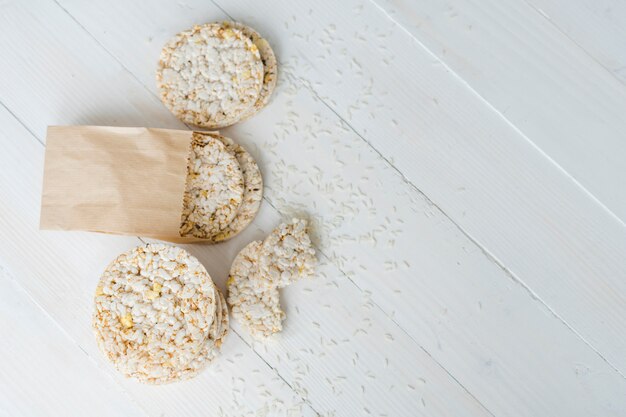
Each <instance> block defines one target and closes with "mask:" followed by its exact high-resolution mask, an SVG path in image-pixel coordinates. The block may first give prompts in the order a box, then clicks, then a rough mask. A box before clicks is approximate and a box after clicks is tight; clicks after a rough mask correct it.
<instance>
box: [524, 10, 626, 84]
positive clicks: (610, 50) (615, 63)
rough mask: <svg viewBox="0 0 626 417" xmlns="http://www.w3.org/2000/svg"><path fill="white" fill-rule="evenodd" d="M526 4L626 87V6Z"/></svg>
mask: <svg viewBox="0 0 626 417" xmlns="http://www.w3.org/2000/svg"><path fill="white" fill-rule="evenodd" d="M527 2H528V3H529V4H531V5H532V6H533V7H534V8H535V9H536V10H537V11H538V12H539V13H541V14H542V15H543V16H544V17H545V18H546V19H547V20H548V21H549V22H550V23H552V24H553V25H554V26H555V27H557V28H558V29H559V30H560V31H561V32H563V33H564V34H565V35H566V36H567V37H568V38H569V39H571V40H572V41H573V42H574V43H576V45H578V46H579V47H581V48H582V49H584V50H585V52H587V53H588V54H589V55H590V56H591V57H592V58H593V59H595V60H596V61H597V62H598V63H599V64H600V65H601V66H603V67H604V68H605V69H606V70H607V71H608V72H610V73H611V74H613V76H615V77H617V78H618V79H619V80H620V81H621V82H622V84H626V44H625V43H624V39H626V25H624V22H626V3H624V2H623V1H619V0H577V1H575V2H569V1H563V0H527Z"/></svg>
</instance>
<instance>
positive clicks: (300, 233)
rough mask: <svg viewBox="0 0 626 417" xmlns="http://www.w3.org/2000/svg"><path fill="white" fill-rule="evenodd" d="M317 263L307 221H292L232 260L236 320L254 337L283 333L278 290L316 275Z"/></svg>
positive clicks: (231, 290)
mask: <svg viewBox="0 0 626 417" xmlns="http://www.w3.org/2000/svg"><path fill="white" fill-rule="evenodd" d="M316 262H317V261H316V258H315V250H314V249H313V247H312V244H311V239H310V237H309V235H308V228H307V222H306V221H305V220H300V219H292V221H291V222H290V223H283V224H281V225H280V226H278V227H277V228H276V229H274V230H273V231H272V233H270V234H269V236H268V237H267V238H266V239H265V240H264V241H263V242H261V241H255V242H252V243H250V244H249V245H248V246H246V247H245V248H243V249H242V250H241V252H239V254H238V255H237V257H236V258H235V260H234V261H233V264H232V266H231V269H230V275H229V277H228V304H230V307H231V311H232V313H233V317H234V318H235V319H237V320H238V321H239V322H240V323H241V324H242V325H243V326H244V327H245V328H247V329H248V331H249V332H250V334H251V335H252V336H253V337H255V338H259V339H263V338H267V337H269V336H271V335H272V334H274V333H277V332H280V331H281V330H282V321H283V320H284V319H285V313H284V312H283V311H282V309H281V308H280V294H279V289H280V288H284V287H286V286H287V285H290V284H292V283H294V282H296V281H297V280H299V279H302V278H306V277H311V276H313V274H314V272H315V264H316Z"/></svg>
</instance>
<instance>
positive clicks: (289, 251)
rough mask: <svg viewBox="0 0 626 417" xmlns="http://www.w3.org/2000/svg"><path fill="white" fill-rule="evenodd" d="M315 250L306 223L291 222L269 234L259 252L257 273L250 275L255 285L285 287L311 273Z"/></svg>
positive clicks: (294, 220) (304, 221) (313, 267)
mask: <svg viewBox="0 0 626 417" xmlns="http://www.w3.org/2000/svg"><path fill="white" fill-rule="evenodd" d="M316 262H317V260H316V258H315V249H313V246H312V244H311V238H310V237H309V234H308V227H307V222H306V220H302V219H295V218H294V219H292V220H291V222H289V223H283V224H281V225H280V226H278V227H277V228H276V229H274V230H273V231H272V233H270V234H269V236H268V237H267V238H266V239H265V241H263V244H262V245H261V248H260V249H259V256H258V272H257V273H256V274H254V275H253V276H252V279H253V280H256V281H258V285H266V286H270V287H279V288H282V287H285V286H287V285H289V284H291V283H293V282H295V281H297V280H298V279H300V278H305V277H310V276H312V275H313V273H314V272H315V264H316Z"/></svg>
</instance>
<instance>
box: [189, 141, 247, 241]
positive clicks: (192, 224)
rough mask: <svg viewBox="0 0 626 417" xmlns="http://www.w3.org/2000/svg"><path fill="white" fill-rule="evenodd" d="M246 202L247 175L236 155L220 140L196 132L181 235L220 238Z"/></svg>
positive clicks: (191, 154) (190, 158)
mask: <svg viewBox="0 0 626 417" xmlns="http://www.w3.org/2000/svg"><path fill="white" fill-rule="evenodd" d="M243 200H244V176H243V172H242V169H241V166H240V165H239V162H238V161H237V158H236V156H235V155H234V154H233V153H231V152H229V151H228V150H227V148H226V146H225V145H224V143H222V142H221V141H220V140H219V139H217V138H215V137H213V136H210V135H206V134H202V133H199V132H194V133H193V139H192V145H191V152H190V157H189V162H188V165H187V180H186V185H185V193H184V196H183V210H182V214H181V226H180V235H181V236H183V237H196V238H202V239H211V238H212V237H213V236H217V235H218V234H220V233H221V232H223V231H225V230H226V229H227V228H228V226H229V225H230V224H231V222H232V221H233V220H234V219H235V216H236V215H237V213H238V211H239V207H240V206H241V204H242V202H243Z"/></svg>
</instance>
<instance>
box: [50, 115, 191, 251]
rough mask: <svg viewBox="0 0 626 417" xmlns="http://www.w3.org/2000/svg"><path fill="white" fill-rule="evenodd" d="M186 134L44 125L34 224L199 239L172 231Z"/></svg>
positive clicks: (184, 171)
mask: <svg viewBox="0 0 626 417" xmlns="http://www.w3.org/2000/svg"><path fill="white" fill-rule="evenodd" d="M192 133H193V132H191V131H183V130H169V129H148V128H128V127H103V126H50V127H49V128H48V134H47V138H46V157H45V167H44V181H43V195H42V201H41V223H40V228H41V229H48V230H86V231H93V232H103V233H114V234H121V235H134V236H146V237H153V238H156V239H162V240H168V241H171V242H194V241H200V240H201V239H197V238H183V237H181V236H180V234H179V227H180V223H181V212H182V208H183V194H184V192H185V180H186V175H187V158H188V156H189V152H190V149H191V140H192Z"/></svg>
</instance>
